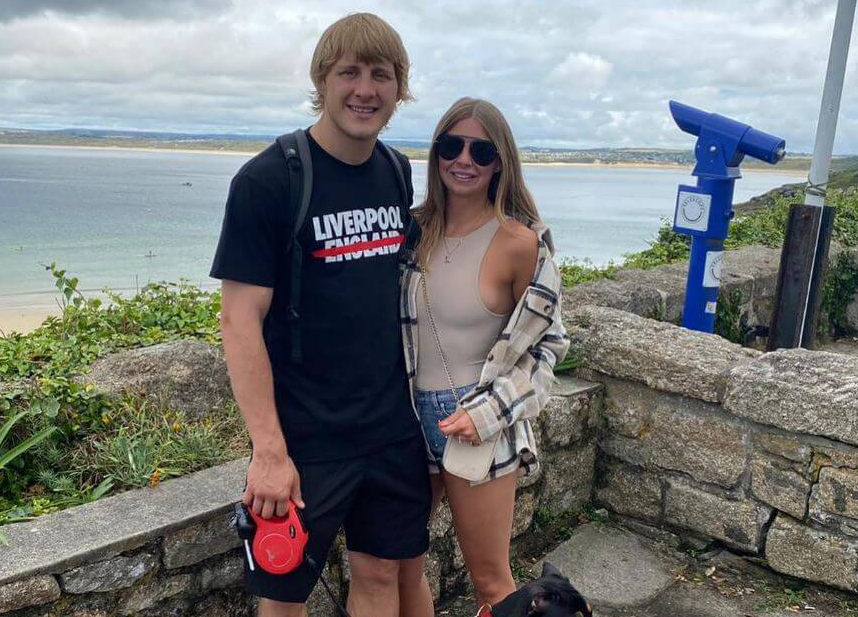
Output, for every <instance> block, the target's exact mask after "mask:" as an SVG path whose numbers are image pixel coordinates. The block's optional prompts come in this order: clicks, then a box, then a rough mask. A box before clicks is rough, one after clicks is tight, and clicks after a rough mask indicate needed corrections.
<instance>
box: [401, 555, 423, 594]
mask: <svg viewBox="0 0 858 617" xmlns="http://www.w3.org/2000/svg"><path fill="white" fill-rule="evenodd" d="M425 562H426V556H425V555H420V557H415V558H414V559H403V560H402V561H400V562H399V584H400V586H402V585H405V586H410V585H419V584H420V582H421V581H422V580H423V566H424V564H425Z"/></svg>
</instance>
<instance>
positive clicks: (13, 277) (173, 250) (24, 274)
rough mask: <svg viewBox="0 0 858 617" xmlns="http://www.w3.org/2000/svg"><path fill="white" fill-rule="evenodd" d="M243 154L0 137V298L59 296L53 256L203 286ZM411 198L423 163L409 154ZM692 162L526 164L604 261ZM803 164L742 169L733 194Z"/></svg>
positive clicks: (114, 275) (661, 205)
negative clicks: (6, 141)
mask: <svg viewBox="0 0 858 617" xmlns="http://www.w3.org/2000/svg"><path fill="white" fill-rule="evenodd" d="M250 156H251V155H247V154H221V153H202V152H200V153H182V152H160V151H159V152H155V151H132V150H112V149H103V150H102V149H83V148H49V147H0V308H13V307H44V306H53V305H54V304H55V295H56V289H55V287H54V286H53V282H54V281H53V278H52V277H51V274H50V271H49V265H50V264H51V263H52V262H55V263H56V264H57V266H58V267H59V268H62V269H65V270H66V271H67V276H76V277H78V278H79V280H80V283H79V288H80V289H81V290H82V292H83V294H84V295H85V296H86V295H88V294H89V295H97V294H99V293H100V291H101V290H102V289H103V288H105V287H108V288H110V289H112V290H114V291H118V292H120V293H123V294H131V293H134V292H135V291H136V290H138V289H140V288H141V287H142V286H144V285H145V284H146V283H148V282H154V281H171V282H176V281H179V280H180V279H185V280H187V281H189V282H191V283H193V284H196V285H200V286H202V287H204V288H214V287H216V286H217V285H219V283H218V282H217V281H215V280H213V279H211V278H209V277H208V271H209V267H210V265H211V260H212V255H213V253H214V249H215V246H216V244H217V239H218V234H219V231H220V226H221V219H222V217H223V209H224V202H225V199H226V195H227V191H228V189H229V182H230V179H231V178H232V176H233V174H235V172H236V171H237V170H238V169H239V168H240V167H241V165H242V164H243V163H244V162H245V161H246V160H248V158H250ZM412 167H413V178H414V186H415V191H416V193H417V196H418V199H419V197H420V196H421V195H422V194H423V192H424V191H425V186H426V164H425V163H421V162H414V163H413V165H412ZM689 173H690V171H689V170H674V169H661V168H646V167H639V168H630V167H607V166H606V167H598V166H597V167H588V166H559V165H527V166H525V168H524V175H525V179H526V181H527V185H528V187H529V188H530V190H531V192H532V193H533V195H534V198H535V200H536V203H537V206H538V208H539V210H540V213H541V215H542V218H543V220H544V221H545V222H546V223H547V224H548V225H549V226H550V227H551V229H552V234H553V237H554V242H555V245H556V249H557V254H558V258H559V259H569V260H580V261H584V260H586V261H590V262H592V263H594V264H597V265H604V264H607V263H608V262H610V261H614V262H619V261H622V257H623V255H624V254H625V253H628V252H634V251H639V250H642V249H645V248H647V246H648V242H649V241H650V240H652V239H653V237H654V235H655V233H656V231H657V230H658V228H659V226H660V224H661V220H662V219H667V218H672V216H673V210H674V203H675V198H676V190H677V185H678V184H694V183H695V179H694V178H693V177H691V176H690V175H689ZM803 179H804V177H803V176H802V175H800V174H785V173H775V172H768V171H756V170H754V171H746V172H744V177H743V178H742V179H740V180H739V181H737V183H736V190H735V199H734V201H735V202H736V203H738V202H741V201H745V200H747V199H749V198H750V197H752V196H755V195H759V194H761V193H764V192H766V191H768V190H769V189H772V188H774V187H777V186H781V185H783V184H786V183H791V182H800V181H802V180H803Z"/></svg>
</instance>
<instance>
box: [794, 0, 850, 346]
mask: <svg viewBox="0 0 858 617" xmlns="http://www.w3.org/2000/svg"><path fill="white" fill-rule="evenodd" d="M855 2H856V0H838V1H837V14H836V15H835V17H834V32H833V33H832V35H831V50H830V51H829V52H828V70H827V71H826V73H825V86H824V87H823V90H822V105H821V106H820V108H819V120H818V121H817V123H816V142H815V143H814V144H813V159H812V160H811V161H810V174H809V175H808V178H807V179H808V187H807V190H806V191H805V194H804V205H806V206H815V207H817V208H822V207H823V206H824V205H825V183H826V182H828V173H829V171H830V170H831V153H832V151H833V150H834V134H835V133H836V132H837V116H838V114H839V113H840V96H841V95H842V94H843V78H844V76H845V74H846V57H847V56H848V55H849V41H850V39H851V38H852V24H853V22H854V21H855ZM817 187H820V188H817ZM821 231H822V216H821V215H820V216H819V224H818V225H817V226H816V242H815V243H814V247H819V236H820V232H821ZM816 252H817V251H816V249H814V255H813V262H812V263H811V267H810V272H811V276H812V275H813V274H812V273H813V271H814V269H815V268H816ZM808 285H810V282H809V281H808ZM809 307H810V293H808V294H807V296H806V298H805V301H804V311H803V312H802V315H801V330H800V331H799V335H798V344H799V347H801V346H802V344H803V343H804V329H805V325H806V323H807V312H808V309H809Z"/></svg>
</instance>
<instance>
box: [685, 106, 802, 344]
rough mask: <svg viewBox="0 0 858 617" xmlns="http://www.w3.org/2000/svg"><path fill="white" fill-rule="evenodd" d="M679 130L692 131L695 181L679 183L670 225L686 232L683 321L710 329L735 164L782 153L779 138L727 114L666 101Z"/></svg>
mask: <svg viewBox="0 0 858 617" xmlns="http://www.w3.org/2000/svg"><path fill="white" fill-rule="evenodd" d="M670 113H671V115H673V119H674V120H675V121H676V124H677V125H678V126H679V128H680V129H682V130H683V131H685V132H686V133H690V134H691V135H695V136H697V144H696V145H695V147H694V157H695V158H696V159H697V164H696V165H695V166H694V171H692V172H691V174H692V175H694V176H697V186H687V185H682V184H680V185H679V191H678V194H677V197H676V214H675V216H674V221H673V229H674V230H675V231H676V232H677V233H681V234H686V235H690V236H691V262H690V264H689V268H688V281H687V284H686V287H685V306H684V308H683V311H682V325H683V326H684V327H686V328H689V329H692V330H699V331H701V332H712V331H713V330H714V329H715V310H716V308H717V304H718V291H719V289H720V287H721V262H722V259H723V256H724V240H725V239H726V238H727V232H728V231H729V229H730V221H731V220H732V218H733V215H734V212H733V187H734V184H735V182H736V180H738V179H739V178H741V177H742V175H741V173H740V172H739V164H740V163H741V162H742V160H743V159H744V158H745V155H748V156H750V157H752V158H755V159H759V160H761V161H765V162H766V163H770V164H773V165H774V164H776V163H777V162H778V161H780V160H781V159H783V157H784V155H785V154H786V150H785V142H784V140H783V139H781V138H779V137H775V136H774V135H769V134H768V133H764V132H762V131H758V130H757V129H755V128H753V127H750V126H748V125H747V124H742V123H741V122H737V121H736V120H732V119H731V118H727V117H725V116H721V115H718V114H712V113H708V112H705V111H703V110H701V109H697V108H695V107H691V106H689V105H683V104H682V103H678V102H676V101H670Z"/></svg>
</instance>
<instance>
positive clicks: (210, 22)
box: [0, 0, 858, 154]
mask: <svg viewBox="0 0 858 617" xmlns="http://www.w3.org/2000/svg"><path fill="white" fill-rule="evenodd" d="M835 8H836V0H753V1H749V0H719V1H718V2H713V1H711V0H590V1H583V0H529V1H527V0H522V1H505V0H478V1H471V2H467V1H464V0H424V1H419V0H375V1H372V2H368V1H359V0H349V1H344V0H325V1H324V2H320V1H319V0H282V1H280V2H273V1H271V0H0V126H3V127H19V128H33V129H57V128H69V127H76V128H83V127H87V128H106V129H130V130H158V131H176V132H192V133H204V132H219V133H237V134H241V133H243V134H279V133H283V132H285V131H287V130H292V129H293V128H295V127H297V126H309V125H310V124H312V122H313V116H312V114H311V112H310V108H309V105H308V103H307V99H308V93H309V91H310V87H311V84H310V79H309V75H308V69H309V63H310V58H311V56H312V53H313V49H314V47H315V44H316V41H317V40H318V37H319V35H320V34H321V33H322V31H323V30H324V29H325V28H326V27H327V26H328V25H329V24H330V23H332V22H333V21H335V20H336V19H338V18H340V17H342V16H344V15H346V14H348V13H352V12H356V11H370V12H373V13H376V14H377V15H379V16H381V17H382V18H384V19H385V20H386V21H388V22H389V23H390V24H391V25H392V26H393V27H395V28H396V29H397V31H398V32H399V33H400V34H401V36H402V38H403V40H404V42H405V45H406V47H407V49H408V52H409V56H410V59H411V63H412V68H411V86H412V92H413V93H414V95H415V96H416V97H417V101H416V102H414V103H409V104H407V105H403V106H402V107H401V108H400V110H399V111H398V113H397V115H396V116H395V117H394V119H393V120H392V122H391V124H390V127H389V128H388V130H387V132H386V135H387V136H388V137H390V138H399V139H419V140H427V139H428V138H429V136H430V135H431V133H432V130H433V128H434V126H435V124H436V123H437V121H438V119H439V118H440V117H441V115H442V114H443V112H444V111H445V110H446V109H447V108H448V107H449V106H450V104H452V103H453V101H455V100H456V99H457V98H459V97H461V96H466V95H468V96H477V97H482V98H486V99H488V100H490V101H492V102H493V103H495V104H496V105H498V107H500V109H501V110H502V111H503V112H504V114H505V115H506V117H507V119H508V120H509V122H510V124H511V125H512V127H513V130H514V132H515V136H516V141H517V142H518V143H519V144H520V145H531V146H548V147H572V148H587V147H605V146H607V147H671V148H689V147H691V146H692V145H693V138H692V137H691V136H689V135H685V134H683V133H682V132H681V131H680V130H679V129H678V128H677V127H676V125H675V124H674V123H673V121H672V119H671V117H670V114H669V112H668V101H669V100H670V99H676V100H679V101H681V102H683V103H686V104H689V105H693V106H696V107H700V108H703V109H705V110H707V111H712V112H717V113H720V114H723V115H726V116H730V117H732V118H735V119H737V120H739V121H742V122H745V123H748V124H751V125H752V126H754V127H755V128H758V129H760V130H763V131H767V132H769V133H773V134H775V135H777V136H779V137H782V138H784V139H786V142H787V149H788V150H789V151H793V152H810V151H811V150H812V148H813V140H814V135H815V131H816V122H817V118H818V115H819V104H820V98H821V92H822V85H823V81H824V78H825V69H826V64H827V59H828V52H829V46H830V41H831V31H832V27H833V24H834V12H835ZM853 47H858V37H853ZM856 63H858V51H857V50H855V49H853V53H852V55H851V57H850V61H849V65H848V70H847V74H846V82H845V87H844V95H843V101H842V104H841V110H840V113H841V115H840V121H839V124H838V134H837V139H836V141H835V153H840V154H846V153H858V83H856V79H855V77H856Z"/></svg>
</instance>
